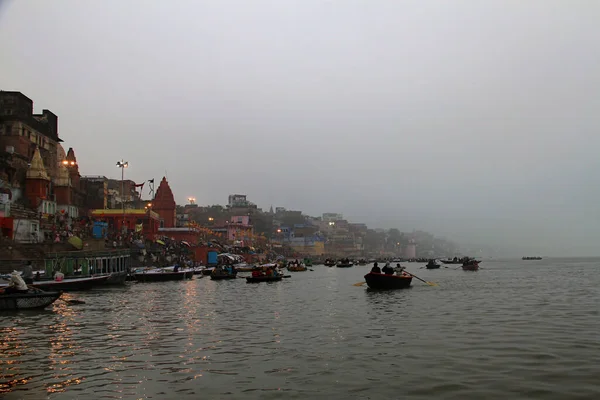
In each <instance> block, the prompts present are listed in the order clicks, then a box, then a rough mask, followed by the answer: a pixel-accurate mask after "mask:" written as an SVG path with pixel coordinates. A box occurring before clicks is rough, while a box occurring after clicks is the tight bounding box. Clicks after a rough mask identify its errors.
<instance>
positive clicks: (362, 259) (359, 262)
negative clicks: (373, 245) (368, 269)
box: [358, 258, 367, 265]
mask: <svg viewBox="0 0 600 400" xmlns="http://www.w3.org/2000/svg"><path fill="white" fill-rule="evenodd" d="M358 265H367V260H365V259H364V258H361V259H360V260H358Z"/></svg>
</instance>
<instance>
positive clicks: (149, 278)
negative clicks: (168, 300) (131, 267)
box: [133, 270, 194, 282]
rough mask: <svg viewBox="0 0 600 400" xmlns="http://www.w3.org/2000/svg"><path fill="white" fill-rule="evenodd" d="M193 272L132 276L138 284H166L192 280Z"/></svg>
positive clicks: (147, 273) (152, 273)
mask: <svg viewBox="0 0 600 400" xmlns="http://www.w3.org/2000/svg"><path fill="white" fill-rule="evenodd" d="M193 276H194V271H192V270H189V271H181V272H146V273H144V272H140V273H137V274H133V279H135V280H136V281H138V282H167V281H183V280H186V279H192V277H193Z"/></svg>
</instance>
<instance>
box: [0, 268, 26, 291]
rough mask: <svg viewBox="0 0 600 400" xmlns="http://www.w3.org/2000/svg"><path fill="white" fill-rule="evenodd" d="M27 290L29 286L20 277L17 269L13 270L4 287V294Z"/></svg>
mask: <svg viewBox="0 0 600 400" xmlns="http://www.w3.org/2000/svg"><path fill="white" fill-rule="evenodd" d="M28 290H29V288H28V287H27V284H26V283H25V281H24V280H23V278H21V274H19V272H17V271H13V272H12V274H11V275H10V282H9V283H8V286H7V287H6V289H4V294H12V293H27V291H28Z"/></svg>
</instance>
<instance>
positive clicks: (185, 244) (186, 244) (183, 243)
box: [181, 240, 190, 247]
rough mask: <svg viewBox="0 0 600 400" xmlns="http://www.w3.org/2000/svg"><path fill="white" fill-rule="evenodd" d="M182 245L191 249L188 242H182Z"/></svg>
mask: <svg viewBox="0 0 600 400" xmlns="http://www.w3.org/2000/svg"><path fill="white" fill-rule="evenodd" d="M181 244H182V245H184V246H187V247H190V244H189V243H188V242H186V241H185V240H182V241H181Z"/></svg>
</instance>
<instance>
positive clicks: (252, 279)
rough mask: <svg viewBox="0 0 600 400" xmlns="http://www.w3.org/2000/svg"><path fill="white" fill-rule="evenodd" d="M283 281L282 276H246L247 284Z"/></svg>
mask: <svg viewBox="0 0 600 400" xmlns="http://www.w3.org/2000/svg"><path fill="white" fill-rule="evenodd" d="M281 279H283V275H277V276H247V277H246V282H247V283H258V282H277V281H280V280H281Z"/></svg>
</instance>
